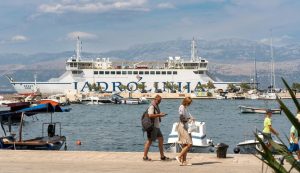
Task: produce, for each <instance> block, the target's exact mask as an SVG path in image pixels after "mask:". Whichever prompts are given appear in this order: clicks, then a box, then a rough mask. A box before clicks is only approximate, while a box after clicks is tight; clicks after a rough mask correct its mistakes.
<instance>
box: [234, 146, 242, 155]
mask: <svg viewBox="0 0 300 173" xmlns="http://www.w3.org/2000/svg"><path fill="white" fill-rule="evenodd" d="M240 151H241V150H240V148H239V147H235V148H234V149H233V152H234V153H235V154H238V153H240Z"/></svg>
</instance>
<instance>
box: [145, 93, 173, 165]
mask: <svg viewBox="0 0 300 173" xmlns="http://www.w3.org/2000/svg"><path fill="white" fill-rule="evenodd" d="M161 100H162V98H161V96H160V95H156V96H155V98H154V100H153V101H152V102H151V105H150V106H149V108H148V116H149V117H150V118H151V119H154V127H153V130H152V131H147V141H146V142H145V148H144V157H143V160H144V161H151V158H149V157H148V152H149V148H150V146H151V144H152V141H156V139H157V140H158V148H159V152H160V159H161V160H169V158H168V157H166V156H165V155H164V149H163V142H164V138H163V135H162V133H161V131H160V121H161V118H162V117H164V116H165V115H166V114H165V113H163V112H160V109H159V106H158V105H159V104H160V102H161Z"/></svg>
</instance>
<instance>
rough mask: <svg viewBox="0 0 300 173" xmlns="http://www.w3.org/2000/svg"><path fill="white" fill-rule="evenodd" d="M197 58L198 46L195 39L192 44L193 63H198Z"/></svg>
mask: <svg viewBox="0 0 300 173" xmlns="http://www.w3.org/2000/svg"><path fill="white" fill-rule="evenodd" d="M196 58H197V45H196V41H195V38H194V37H193V40H192V44H191V61H192V62H194V61H196Z"/></svg>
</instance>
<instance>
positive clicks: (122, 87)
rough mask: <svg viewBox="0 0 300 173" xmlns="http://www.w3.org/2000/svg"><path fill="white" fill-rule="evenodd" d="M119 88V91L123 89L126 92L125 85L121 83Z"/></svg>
mask: <svg viewBox="0 0 300 173" xmlns="http://www.w3.org/2000/svg"><path fill="white" fill-rule="evenodd" d="M120 89H121V91H125V93H126V90H127V86H126V85H123V84H122V85H120Z"/></svg>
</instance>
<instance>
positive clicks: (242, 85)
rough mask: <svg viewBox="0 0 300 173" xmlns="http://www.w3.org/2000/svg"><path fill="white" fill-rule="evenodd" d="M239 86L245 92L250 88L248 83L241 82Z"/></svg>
mask: <svg viewBox="0 0 300 173" xmlns="http://www.w3.org/2000/svg"><path fill="white" fill-rule="evenodd" d="M240 87H241V89H242V90H243V91H245V92H247V91H249V90H250V89H251V87H250V85H248V84H246V83H241V85H240Z"/></svg>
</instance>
